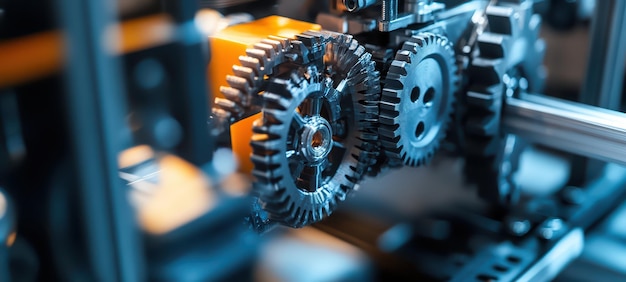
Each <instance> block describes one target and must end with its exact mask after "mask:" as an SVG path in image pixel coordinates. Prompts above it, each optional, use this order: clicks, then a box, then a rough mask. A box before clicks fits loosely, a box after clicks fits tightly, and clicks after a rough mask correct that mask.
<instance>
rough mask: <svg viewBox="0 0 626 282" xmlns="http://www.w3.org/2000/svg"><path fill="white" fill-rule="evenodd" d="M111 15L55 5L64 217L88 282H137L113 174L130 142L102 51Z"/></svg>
mask: <svg viewBox="0 0 626 282" xmlns="http://www.w3.org/2000/svg"><path fill="white" fill-rule="evenodd" d="M112 8H113V7H112V5H111V3H109V2H108V1H102V0H98V1H73V0H62V1H58V4H57V9H58V12H59V14H60V20H61V23H62V24H63V26H64V33H65V41H66V42H65V43H66V44H65V46H68V48H67V49H66V52H67V54H66V57H65V58H66V59H67V64H66V76H65V78H66V79H65V81H66V84H67V92H68V93H67V95H66V101H65V102H66V107H67V116H68V119H67V122H68V124H69V129H70V134H69V139H70V142H71V144H72V145H71V148H72V156H73V164H74V173H73V174H72V175H68V177H74V179H75V183H76V189H77V190H76V192H77V193H76V194H77V195H79V199H80V204H79V205H78V208H77V209H76V210H71V211H70V212H73V213H76V214H78V215H79V216H78V218H79V219H80V221H77V222H75V223H73V224H72V225H71V226H70V228H80V229H82V230H81V231H80V232H81V233H83V234H85V236H84V237H85V238H84V241H83V240H78V241H76V244H75V247H76V248H77V249H78V250H81V251H83V256H81V258H80V259H82V260H84V263H85V269H86V270H89V274H90V275H89V276H90V277H91V278H90V279H89V280H95V281H142V280H144V277H143V276H142V274H143V263H142V260H141V258H140V255H141V254H142V253H143V250H142V248H141V246H142V245H141V243H140V237H139V232H138V228H137V225H136V223H135V222H134V219H133V216H132V214H133V213H132V210H131V208H130V204H129V203H128V201H127V194H126V190H125V189H124V187H123V186H122V182H121V180H120V179H119V177H118V171H117V154H118V153H119V152H120V151H121V149H122V148H123V147H124V146H128V145H129V144H130V142H131V139H130V131H129V130H128V128H127V127H126V126H124V115H125V114H126V104H125V102H124V99H123V94H122V93H123V90H122V87H121V76H120V73H121V68H120V67H119V64H118V63H119V62H118V60H117V59H116V57H115V55H114V54H113V53H112V51H111V50H110V49H108V48H107V46H108V45H107V43H109V42H110V41H114V40H116V39H117V38H116V37H115V36H113V34H114V32H113V31H116V30H114V29H110V27H111V26H112V23H113V19H114V14H113V11H114V9H112ZM107 35H108V36H107ZM66 189H73V188H70V187H67V188H66ZM68 208H69V207H68ZM61 228H66V227H61ZM67 233H69V234H72V232H70V230H68V231H67ZM65 271H72V270H70V269H65Z"/></svg>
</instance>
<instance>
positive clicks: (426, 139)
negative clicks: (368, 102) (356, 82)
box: [378, 33, 460, 166]
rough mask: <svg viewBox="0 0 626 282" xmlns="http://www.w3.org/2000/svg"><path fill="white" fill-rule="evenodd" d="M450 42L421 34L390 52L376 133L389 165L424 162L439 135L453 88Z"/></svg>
mask: <svg viewBox="0 0 626 282" xmlns="http://www.w3.org/2000/svg"><path fill="white" fill-rule="evenodd" d="M457 75H458V72H457V66H456V64H455V57H454V51H453V48H452V44H451V43H450V42H449V41H448V39H447V38H445V37H443V36H440V35H435V34H431V33H422V34H419V35H416V36H413V37H412V38H411V39H409V40H407V41H406V42H405V43H404V45H403V47H402V49H400V50H398V52H397V53H396V57H395V60H394V61H393V62H392V63H391V66H390V68H389V71H388V72H387V76H386V78H385V82H384V83H385V87H384V88H383V92H382V98H381V103H380V111H381V112H380V118H379V123H380V127H379V129H378V132H379V134H380V136H381V137H380V138H381V142H382V144H383V146H384V148H385V153H386V154H387V156H388V157H389V158H390V159H391V161H392V162H403V163H404V164H406V165H411V166H419V165H422V164H426V163H427V162H428V160H429V159H430V158H432V156H433V155H434V153H435V152H436V151H437V148H438V147H439V143H440V142H441V140H442V139H443V138H444V137H445V133H446V130H447V128H448V123H449V122H450V115H451V113H452V104H453V101H454V93H455V92H456V91H457V89H458V83H459V79H460V78H459V77H458V76H457Z"/></svg>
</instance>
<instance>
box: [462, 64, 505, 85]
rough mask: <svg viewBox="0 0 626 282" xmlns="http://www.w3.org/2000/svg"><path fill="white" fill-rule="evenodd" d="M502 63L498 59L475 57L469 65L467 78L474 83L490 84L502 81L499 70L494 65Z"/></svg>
mask: <svg viewBox="0 0 626 282" xmlns="http://www.w3.org/2000/svg"><path fill="white" fill-rule="evenodd" d="M500 64H502V60H500V59H495V60H492V59H483V58H476V59H474V60H473V61H472V65H471V66H470V68H469V70H468V72H469V79H470V81H471V82H474V85H482V86H491V85H494V84H500V83H501V82H502V75H501V72H500V71H499V70H498V69H497V68H496V66H498V65H500Z"/></svg>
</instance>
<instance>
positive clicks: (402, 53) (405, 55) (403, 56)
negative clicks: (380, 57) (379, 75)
mask: <svg viewBox="0 0 626 282" xmlns="http://www.w3.org/2000/svg"><path fill="white" fill-rule="evenodd" d="M396 60H398V61H403V62H406V63H409V64H410V63H411V52H410V51H408V50H399V51H398V53H396ZM392 64H393V63H392Z"/></svg>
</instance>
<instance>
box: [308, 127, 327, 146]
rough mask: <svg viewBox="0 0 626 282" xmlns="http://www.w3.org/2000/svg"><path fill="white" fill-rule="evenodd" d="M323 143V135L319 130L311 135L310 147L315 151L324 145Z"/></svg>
mask: <svg viewBox="0 0 626 282" xmlns="http://www.w3.org/2000/svg"><path fill="white" fill-rule="evenodd" d="M324 141H325V140H324V134H322V132H321V130H318V131H316V132H315V133H314V134H313V138H311V146H313V148H314V149H317V148H319V147H321V146H322V145H324Z"/></svg>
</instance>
